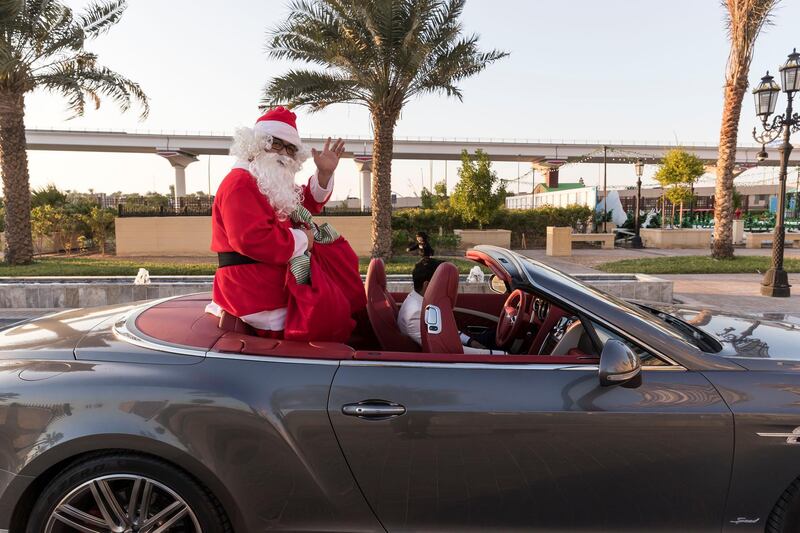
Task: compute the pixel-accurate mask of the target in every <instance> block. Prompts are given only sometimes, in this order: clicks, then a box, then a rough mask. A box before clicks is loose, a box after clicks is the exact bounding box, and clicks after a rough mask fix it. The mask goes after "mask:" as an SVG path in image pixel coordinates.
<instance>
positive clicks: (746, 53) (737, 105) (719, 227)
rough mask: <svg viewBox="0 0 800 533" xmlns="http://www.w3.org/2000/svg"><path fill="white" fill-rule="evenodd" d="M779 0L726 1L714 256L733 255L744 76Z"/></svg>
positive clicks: (748, 69) (745, 87)
mask: <svg viewBox="0 0 800 533" xmlns="http://www.w3.org/2000/svg"><path fill="white" fill-rule="evenodd" d="M778 1H779V0H725V2H724V4H725V6H726V8H727V11H726V25H727V29H728V38H729V39H730V42H731V48H730V52H729V54H728V66H727V70H726V72H725V106H724V108H723V110H722V127H721V129H720V134H719V157H718V159H717V186H716V192H715V198H714V248H713V250H712V252H711V255H712V257H714V258H716V259H732V258H733V229H732V226H733V222H732V220H733V178H734V172H733V167H734V163H735V162H736V142H737V140H738V130H739V117H740V115H741V113H742V98H744V93H745V91H747V76H748V74H749V72H750V63H751V62H752V60H753V49H754V48H755V43H756V38H757V37H758V34H759V33H760V32H761V29H762V28H763V27H764V25H765V24H768V23H769V20H770V13H771V12H772V9H773V8H774V7H775V5H776V4H777V3H778Z"/></svg>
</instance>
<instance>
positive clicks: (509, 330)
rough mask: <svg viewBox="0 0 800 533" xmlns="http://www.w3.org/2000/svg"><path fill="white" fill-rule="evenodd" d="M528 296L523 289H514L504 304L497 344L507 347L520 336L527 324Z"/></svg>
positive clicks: (498, 326)
mask: <svg viewBox="0 0 800 533" xmlns="http://www.w3.org/2000/svg"><path fill="white" fill-rule="evenodd" d="M527 309H528V295H527V293H525V292H524V291H522V290H521V289H514V291H512V292H511V294H509V295H508V298H506V302H505V303H504V304H503V312H502V314H501V315H500V320H499V321H498V322H497V334H496V335H495V343H496V344H497V346H499V347H503V346H506V345H507V344H510V343H511V342H513V340H514V339H516V338H517V336H519V333H520V331H522V328H524V327H525V323H526V322H527V320H526V317H527Z"/></svg>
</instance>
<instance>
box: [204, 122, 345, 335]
mask: <svg viewBox="0 0 800 533" xmlns="http://www.w3.org/2000/svg"><path fill="white" fill-rule="evenodd" d="M295 118H296V117H295V115H294V113H292V112H290V111H288V110H286V109H283V108H277V109H274V110H272V111H270V112H268V113H267V114H266V115H264V116H263V117H261V118H260V119H259V120H258V122H257V123H256V126H255V127H254V128H253V129H252V130H251V129H241V130H238V131H237V136H236V138H235V140H234V146H233V147H232V148H231V154H232V155H234V156H236V157H237V158H239V161H238V162H237V164H236V165H235V166H234V168H233V169H232V170H231V171H230V172H229V173H228V175H227V176H226V177H225V179H223V181H222V183H221V184H220V187H219V189H218V191H217V195H216V197H215V198H214V206H213V209H212V229H211V250H212V251H214V252H217V253H221V252H222V253H224V252H236V253H238V254H241V256H244V257H245V258H249V259H251V260H253V261H254V262H252V263H249V264H235V265H231V266H224V267H220V268H218V269H217V272H216V275H215V276H214V288H213V300H212V302H211V304H209V306H208V307H207V308H206V310H207V311H208V312H210V313H212V314H215V315H218V316H219V315H220V314H221V312H222V311H223V310H224V311H226V312H228V313H230V314H233V315H234V316H238V317H239V318H241V319H242V320H244V321H245V322H247V323H248V324H250V325H252V326H253V327H255V328H258V329H260V330H267V331H282V330H283V329H284V325H285V322H286V308H287V302H288V298H289V295H288V292H287V279H286V276H287V264H288V262H289V260H290V259H292V258H294V257H297V256H299V255H301V254H303V253H305V252H306V250H307V248H308V241H307V236H306V234H305V233H304V232H303V231H302V230H300V229H296V228H293V227H292V222H291V220H290V219H289V218H288V216H287V215H288V214H289V212H291V210H292V206H293V205H296V202H297V200H299V202H300V203H301V204H302V205H303V206H304V207H305V208H306V209H308V210H309V211H310V212H311V213H312V214H317V213H319V212H320V211H321V210H322V207H323V206H324V205H325V203H326V202H327V201H328V199H329V198H330V195H331V192H332V190H333V178H331V179H330V181H329V182H328V184H327V186H326V187H325V188H323V187H321V186H320V183H319V181H318V179H317V175H316V174H315V175H314V176H312V177H311V178H310V179H309V180H308V183H307V184H306V185H303V186H302V187H300V188H299V190H297V188H295V186H294V185H293V181H292V187H291V189H289V188H287V187H282V186H281V185H280V184H278V185H275V184H270V181H269V176H266V177H265V176H263V174H264V172H263V171H262V172H259V171H258V170H257V169H259V168H263V167H259V166H258V165H257V163H258V162H259V160H260V159H261V158H264V157H267V156H266V155H264V148H265V144H267V145H271V143H272V139H273V138H278V139H280V140H282V141H284V142H288V143H290V144H292V145H294V146H295V147H297V148H298V154H297V155H296V156H295V157H294V158H292V159H293V161H292V162H290V163H286V164H292V165H294V164H296V165H297V166H296V168H299V166H300V164H301V163H302V160H303V159H304V158H306V157H307V155H306V154H307V152H305V153H304V150H305V149H304V148H303V147H302V142H301V140H300V137H299V135H298V133H297V128H296V125H295ZM266 147H267V148H268V146H266ZM273 155H274V154H273ZM284 157H286V156H284ZM286 161H289V160H288V159H287V160H286ZM274 168H279V167H274ZM259 173H260V174H262V175H261V176H257V175H255V174H259ZM290 177H291V179H293V175H292V176H290ZM259 178H261V179H259ZM265 183H266V185H265ZM270 187H273V188H271V189H270ZM267 189H268V190H267ZM292 190H294V193H292V192H291V191H292ZM270 191H277V192H276V193H275V194H269V193H270ZM287 191H288V194H289V196H288V197H287V198H285V199H284V201H283V204H278V206H279V207H281V209H278V208H276V203H278V202H279V201H280V196H281V195H283V196H286V195H285V194H283V193H287Z"/></svg>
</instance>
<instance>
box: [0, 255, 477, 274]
mask: <svg viewBox="0 0 800 533" xmlns="http://www.w3.org/2000/svg"><path fill="white" fill-rule="evenodd" d="M441 259H446V260H448V261H451V262H453V263H454V264H455V265H456V266H457V267H458V269H459V271H460V272H461V273H462V274H466V273H467V272H469V270H470V268H472V267H473V266H475V263H473V262H472V261H467V260H464V259H456V258H452V257H447V258H441ZM418 260H419V258H417V257H410V256H398V257H395V258H394V259H392V260H391V261H390V262H389V263H388V264H387V265H386V273H387V274H411V270H412V269H413V268H414V264H415V263H416V262H417V261H418ZM367 265H369V258H367V257H362V258H360V259H359V269H360V270H361V273H362V274H366V273H367ZM140 268H146V269H147V270H148V271H149V272H150V274H151V275H153V276H202V275H206V276H211V275H213V274H214V271H215V270H216V269H217V264H216V262H215V261H213V260H209V261H208V262H205V261H203V262H196V263H185V262H168V261H164V262H158V261H152V260H150V261H137V260H135V259H117V258H115V257H99V256H82V257H42V258H39V259H37V260H36V261H35V262H34V263H33V264H30V265H24V266H9V265H7V264H6V263H0V276H135V275H136V273H137V272H138V271H139V269H140Z"/></svg>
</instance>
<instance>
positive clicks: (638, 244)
mask: <svg viewBox="0 0 800 533" xmlns="http://www.w3.org/2000/svg"><path fill="white" fill-rule="evenodd" d="M633 166H634V168H635V169H636V210H635V211H634V212H633V227H634V228H636V230H635V235H634V236H633V239H632V240H631V246H632V247H633V248H644V245H643V244H642V238H641V237H640V236H639V211H640V210H641V205H642V174H643V173H644V161H642V160H641V159H637V160H636V163H634V165H633Z"/></svg>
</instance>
